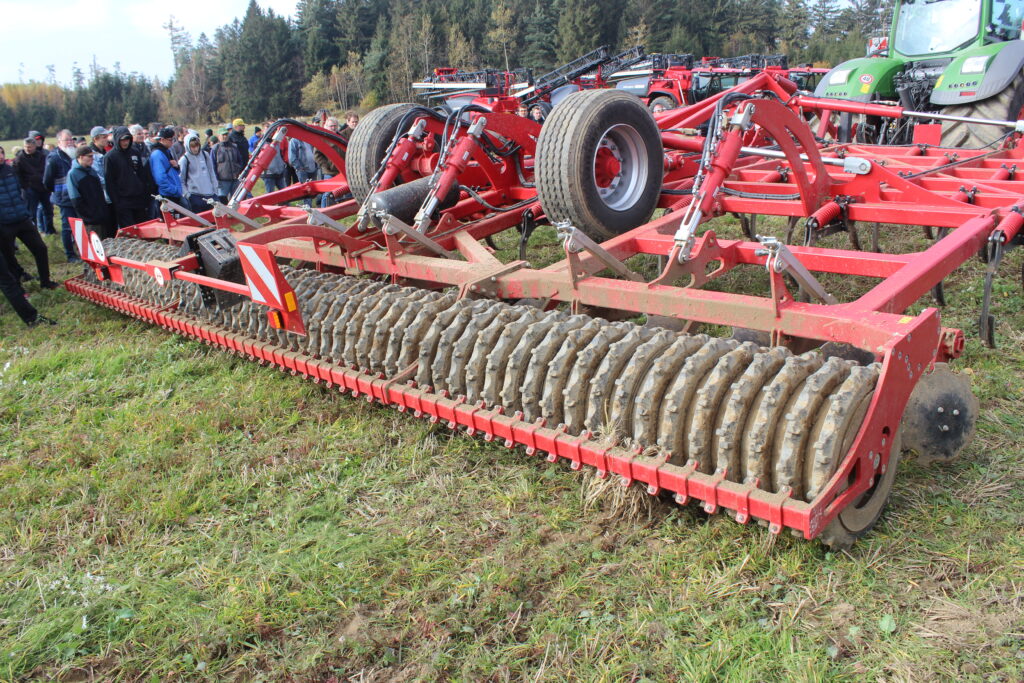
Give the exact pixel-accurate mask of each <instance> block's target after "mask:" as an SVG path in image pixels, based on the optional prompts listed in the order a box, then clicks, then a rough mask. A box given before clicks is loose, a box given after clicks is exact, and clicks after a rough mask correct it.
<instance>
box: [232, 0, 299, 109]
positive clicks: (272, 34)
mask: <svg viewBox="0 0 1024 683" xmlns="http://www.w3.org/2000/svg"><path fill="white" fill-rule="evenodd" d="M232 33H234V32H232ZM226 36H230V37H229V38H228V40H227V42H225V43H222V44H221V46H220V47H221V58H222V67H223V70H224V86H225V90H226V91H227V95H228V103H229V104H230V105H231V109H232V115H233V116H241V117H243V118H250V119H264V118H268V117H270V116H284V115H287V114H290V113H292V112H295V111H298V107H299V99H300V97H301V90H302V56H301V54H300V51H299V46H298V41H297V40H296V36H295V34H294V32H293V31H292V28H291V26H290V25H289V23H288V21H286V20H285V19H284V18H282V17H279V16H277V15H276V14H274V11H273V10H268V11H267V13H265V14H264V12H263V10H262V9H260V7H259V5H257V4H256V1H255V0H250V2H249V7H248V9H246V12H245V18H244V19H243V20H242V22H241V24H240V26H239V27H238V31H237V37H235V36H234V35H231V34H226Z"/></svg>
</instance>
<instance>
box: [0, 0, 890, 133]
mask: <svg viewBox="0 0 1024 683" xmlns="http://www.w3.org/2000/svg"><path fill="white" fill-rule="evenodd" d="M891 4H892V3H891V1H890V0H852V1H851V2H846V3H840V2H839V1H838V0H810V1H808V0H681V1H680V0H676V1H674V2H668V1H666V0H626V2H619V1H617V0H554V1H553V2H545V1H541V0H446V1H445V2H442V1H440V0H300V1H299V3H298V6H297V8H296V15H295V16H294V17H291V18H288V17H282V16H279V15H277V14H275V13H274V12H273V11H272V10H264V9H263V8H261V7H260V6H259V4H258V3H257V2H256V0H252V1H251V2H250V4H249V6H248V8H247V10H246V12H245V16H243V17H241V18H238V19H235V21H233V22H232V23H231V24H228V25H225V26H221V27H219V28H215V27H211V29H212V32H211V33H210V34H206V33H203V34H200V35H198V36H193V35H190V34H189V33H188V32H187V31H185V30H184V29H182V28H181V26H180V25H179V24H178V23H177V22H176V21H175V19H174V18H173V17H171V18H170V19H169V20H168V21H167V23H166V25H165V28H166V30H167V31H168V34H169V36H170V45H171V51H172V52H173V55H174V67H175V73H174V75H173V77H172V78H171V79H169V81H167V82H162V81H161V80H160V79H158V78H154V77H153V76H151V75H146V74H138V73H125V72H123V71H122V69H121V67H120V65H117V64H115V65H114V66H113V69H112V70H108V69H106V68H104V67H103V66H101V65H97V64H93V65H91V66H90V68H89V71H88V73H85V72H83V71H82V70H81V69H80V68H78V67H77V66H76V67H75V69H74V71H73V76H72V82H71V83H69V84H61V83H58V82H57V81H56V78H55V77H54V75H53V69H52V68H51V77H50V78H48V79H47V82H36V81H30V82H27V83H13V84H5V85H0V138H17V137H20V136H22V135H24V134H25V131H27V130H29V129H33V128H34V129H38V130H45V131H48V132H49V133H51V134H52V133H53V132H55V131H56V130H57V129H59V128H65V127H67V128H71V129H72V130H75V131H82V130H85V129H87V128H89V127H90V126H93V125H96V124H97V123H102V124H105V125H115V124H121V123H136V122H139V123H144V124H145V123H149V122H154V121H163V122H168V121H173V122H185V123H191V124H203V123H207V122H211V121H224V120H228V119H230V118H233V117H236V116H241V117H244V118H246V119H250V120H262V119H267V118H277V117H281V116H288V115H299V114H304V113H309V112H312V111H313V110H315V109H316V108H318V107H321V106H326V107H329V108H332V109H348V108H360V109H363V110H366V109H369V108H372V107H375V106H378V105H380V104H383V103H386V102H394V101H402V100H409V99H411V98H412V97H413V93H412V91H411V88H410V84H411V83H412V82H413V81H415V80H418V79H420V78H422V77H423V76H425V75H427V74H429V73H430V72H431V70H432V69H434V68H436V67H439V66H456V67H460V68H463V69H480V68H488V67H491V68H520V67H527V68H532V69H533V70H534V73H535V74H540V73H543V72H544V71H545V70H547V69H549V68H551V67H554V66H556V65H558V64H560V63H564V62H567V61H570V60H572V59H574V58H575V57H578V56H580V55H582V54H584V53H586V52H588V51H590V50H592V49H594V48H596V47H598V46H600V45H610V46H613V47H616V48H623V49H625V48H627V47H632V46H634V45H643V46H645V47H646V49H647V51H648V52H669V53H692V54H694V55H697V56H735V55H742V54H750V53H762V54H786V55H788V56H789V58H790V60H791V61H795V62H801V63H803V62H813V63H815V64H817V65H824V66H828V65H832V64H835V63H838V62H839V61H842V60H844V59H848V58H850V57H855V56H858V55H861V54H863V53H864V47H865V44H866V41H867V38H868V37H870V36H873V35H881V34H883V33H885V31H886V28H885V27H886V26H887V25H888V21H889V18H890V16H891Z"/></svg>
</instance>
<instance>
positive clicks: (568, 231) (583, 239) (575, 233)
mask: <svg viewBox="0 0 1024 683" xmlns="http://www.w3.org/2000/svg"><path fill="white" fill-rule="evenodd" d="M554 225H555V230H556V231H557V232H558V237H559V238H560V239H561V240H562V242H563V244H565V249H566V251H569V252H572V253H573V254H578V253H580V252H581V251H584V250H586V251H589V252H590V253H591V254H593V255H594V256H595V257H596V258H597V260H598V261H600V262H601V263H603V264H604V265H605V266H607V267H608V268H610V269H611V270H613V271H614V272H615V273H616V274H618V275H621V276H622V277H624V278H626V279H627V280H632V281H633V282H646V280H645V279H644V277H643V276H642V275H640V274H638V273H636V272H634V271H632V270H630V269H629V268H628V267H627V266H626V264H625V263H623V262H622V261H620V260H619V259H617V258H615V257H614V256H612V255H611V254H610V253H609V252H608V251H607V250H606V249H605V248H604V247H602V246H601V245H600V244H598V243H597V242H595V241H594V240H592V239H590V237H588V236H587V235H586V233H584V232H583V231H581V230H579V229H577V228H576V227H574V226H573V225H572V223H570V222H569V221H555V224H554Z"/></svg>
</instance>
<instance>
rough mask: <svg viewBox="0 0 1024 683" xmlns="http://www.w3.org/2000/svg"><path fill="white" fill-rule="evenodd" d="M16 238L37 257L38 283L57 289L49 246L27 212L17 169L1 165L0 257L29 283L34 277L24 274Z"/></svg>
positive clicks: (15, 275)
mask: <svg viewBox="0 0 1024 683" xmlns="http://www.w3.org/2000/svg"><path fill="white" fill-rule="evenodd" d="M15 239H18V240H21V242H22V244H24V245H25V246H26V247H27V248H28V250H29V251H30V252H31V253H32V256H33V257H35V260H36V269H37V270H38V271H39V284H40V285H41V286H42V287H44V288H45V289H55V288H56V287H58V286H59V285H58V284H57V283H55V282H51V281H50V257H49V255H48V254H47V252H46V244H45V243H44V242H43V238H42V237H40V236H39V232H38V231H37V230H36V228H35V226H34V225H32V223H31V221H29V216H28V209H26V208H25V201H24V200H23V199H22V198H21V186H20V185H19V184H18V178H17V176H15V174H14V169H13V168H11V167H10V166H9V165H7V164H0V254H2V255H3V258H4V261H5V263H6V264H7V266H6V268H9V269H10V272H11V275H13V276H14V277H16V278H18V279H20V280H30V279H31V276H29V275H28V274H27V273H25V271H24V270H23V269H22V268H21V266H20V265H19V264H18V262H17V261H16V260H15V258H14V240H15Z"/></svg>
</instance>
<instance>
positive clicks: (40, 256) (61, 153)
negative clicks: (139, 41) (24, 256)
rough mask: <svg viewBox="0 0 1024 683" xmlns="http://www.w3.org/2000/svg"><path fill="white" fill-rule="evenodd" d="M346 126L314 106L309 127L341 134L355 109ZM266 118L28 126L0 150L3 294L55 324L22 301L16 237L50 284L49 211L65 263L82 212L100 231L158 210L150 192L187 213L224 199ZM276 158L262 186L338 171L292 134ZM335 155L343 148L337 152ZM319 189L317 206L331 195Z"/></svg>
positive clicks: (348, 128) (108, 232)
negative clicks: (217, 126) (53, 131)
mask: <svg viewBox="0 0 1024 683" xmlns="http://www.w3.org/2000/svg"><path fill="white" fill-rule="evenodd" d="M344 120H345V123H344V124H341V122H340V121H339V119H338V118H336V117H333V116H331V115H330V113H329V112H327V111H326V110H320V111H319V112H317V115H316V116H315V117H314V118H313V124H314V125H318V126H322V127H323V128H325V129H327V130H329V131H331V132H333V133H336V134H337V135H339V136H342V137H344V138H346V139H347V138H348V136H349V135H350V134H351V132H352V130H353V129H354V128H355V126H356V125H357V124H358V123H359V115H358V114H357V113H356V112H354V111H349V112H346V114H345V116H344ZM269 127H270V123H269V122H267V123H264V124H262V125H258V126H255V127H254V131H253V135H251V136H246V123H245V121H244V120H243V119H240V118H237V119H235V120H233V121H232V122H231V124H230V125H228V126H225V127H224V128H223V129H221V130H219V131H218V132H217V134H215V133H214V130H213V129H212V128H209V129H207V130H206V131H205V137H204V136H201V135H200V134H199V132H198V131H195V130H191V129H188V128H185V127H184V126H163V125H160V124H150V126H149V127H148V128H144V127H142V126H141V125H138V124H135V125H131V126H116V127H114V128H112V129H109V128H106V127H104V126H95V127H93V128H92V130H90V131H89V135H88V137H87V138H77V137H75V136H74V135H73V134H72V133H71V131H70V130H66V129H65V130H62V131H60V132H59V133H57V141H56V145H53V146H51V145H49V144H48V143H47V142H46V139H45V137H44V136H43V135H42V133H40V132H39V131H35V130H32V131H29V132H28V135H27V136H26V137H25V139H24V145H23V146H22V147H19V148H15V149H14V150H12V152H13V153H14V154H13V158H12V159H10V160H9V159H7V155H6V150H4V149H3V147H0V293H3V295H4V297H5V298H6V299H7V300H8V301H9V302H10V304H11V306H12V307H13V308H14V310H15V312H16V313H17V314H18V316H19V317H20V318H21V319H22V320H23V321H24V322H25V323H26V324H28V325H37V324H40V323H44V324H54V321H53V320H51V319H50V318H47V317H45V316H42V315H40V314H39V312H38V311H37V310H36V309H35V307H34V306H33V305H32V304H31V303H30V302H29V301H28V298H27V295H26V294H25V290H24V287H23V284H24V283H27V282H30V281H31V280H33V279H35V276H32V275H31V274H30V273H28V271H26V270H25V269H24V268H23V267H22V266H21V264H20V263H19V262H18V259H17V255H16V250H17V243H18V242H20V243H21V244H22V245H24V247H25V248H26V249H27V250H28V252H29V253H30V254H31V255H32V257H33V259H34V260H35V263H36V270H37V275H38V279H39V285H40V287H41V288H43V289H55V288H57V287H58V286H59V285H58V284H57V283H56V282H54V281H53V280H51V279H50V265H49V256H48V253H47V247H46V243H45V242H44V240H43V236H47V235H57V234H58V232H57V230H56V226H55V223H54V208H55V207H56V209H58V210H59V213H60V228H61V229H60V233H59V234H60V238H61V243H62V246H63V249H64V255H65V257H66V259H67V262H68V263H77V262H79V261H81V259H80V258H79V256H78V254H77V252H76V247H75V243H74V239H73V237H72V232H71V223H70V219H72V218H81V219H82V222H83V223H84V224H85V225H86V227H87V228H88V229H89V230H91V231H94V232H96V233H97V234H98V235H99V236H100V237H101V238H107V237H113V236H114V235H115V234H116V232H117V230H118V229H119V228H126V227H128V226H131V225H135V224H137V223H141V222H144V221H146V220H149V219H152V218H156V217H157V216H158V215H159V212H160V208H159V206H160V205H159V203H158V201H157V199H155V197H160V198H161V199H163V200H167V201H168V202H170V203H171V204H169V205H177V206H178V207H181V208H182V209H185V210H188V211H191V212H193V213H200V212H203V211H206V210H208V209H209V208H210V205H211V204H212V203H213V202H215V201H220V202H222V203H227V202H228V201H229V200H230V199H231V198H232V197H233V195H235V194H236V193H237V192H238V191H239V177H240V176H241V175H242V171H243V170H244V169H245V168H246V165H247V164H248V163H249V157H250V155H251V154H253V153H254V151H255V149H256V147H257V145H259V144H260V141H261V140H262V138H263V133H264V131H266V130H268V129H269ZM270 144H272V145H273V149H274V156H273V158H272V160H271V162H270V163H269V164H268V165H267V167H266V169H265V170H264V171H263V173H262V175H261V178H262V180H263V184H264V187H265V189H266V191H267V192H274V191H276V190H280V189H283V188H285V187H287V186H288V185H290V184H293V183H295V182H306V181H309V180H316V179H327V178H331V177H333V176H334V175H336V174H337V173H338V169H337V168H336V167H335V165H334V164H333V163H332V162H331V160H330V159H329V158H328V157H327V156H326V155H324V154H322V153H321V152H320V151H319V150H316V149H314V148H313V147H312V145H310V144H309V143H306V142H303V141H301V140H297V139H287V138H285V139H283V140H280V141H279V142H271V143H270ZM339 152H341V154H342V156H344V151H343V150H341V149H339ZM336 200H337V198H336V197H334V196H333V195H331V194H330V193H324V195H322V197H321V199H320V206H321V207H325V206H328V205H329V204H331V203H333V202H334V201H336Z"/></svg>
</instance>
